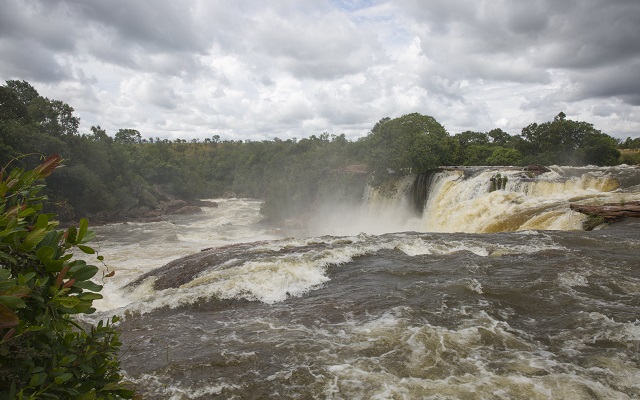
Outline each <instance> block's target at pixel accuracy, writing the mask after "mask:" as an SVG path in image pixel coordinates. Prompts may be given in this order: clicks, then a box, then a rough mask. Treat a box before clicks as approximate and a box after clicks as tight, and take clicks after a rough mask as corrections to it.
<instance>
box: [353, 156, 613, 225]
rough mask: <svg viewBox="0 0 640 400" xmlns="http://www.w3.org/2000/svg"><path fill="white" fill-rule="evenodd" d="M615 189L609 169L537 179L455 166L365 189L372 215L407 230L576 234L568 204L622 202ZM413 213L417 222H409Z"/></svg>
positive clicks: (577, 219)
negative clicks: (395, 219) (400, 220)
mask: <svg viewBox="0 0 640 400" xmlns="http://www.w3.org/2000/svg"><path fill="white" fill-rule="evenodd" d="M614 172H615V171H614ZM409 182H411V185H409ZM619 188H620V182H619V180H618V179H617V177H616V176H615V173H612V171H608V170H607V169H594V168H591V169H587V168H585V169H580V168H561V167H553V168H552V169H551V170H550V171H548V172H545V173H542V174H540V175H537V176H536V175H534V174H533V173H531V172H527V171H523V170H521V169H516V168H490V167H485V168H478V167H473V168H460V167H458V168H451V169H445V170H442V171H439V172H433V173H430V174H427V175H419V176H415V175H413V176H405V177H402V178H399V179H398V180H397V181H395V182H388V183H387V184H386V185H384V186H383V187H381V188H372V187H369V188H368V189H367V193H366V195H365V204H366V205H367V207H368V209H369V210H370V211H373V212H375V213H376V214H382V213H390V212H392V213H394V214H395V215H400V216H403V217H404V218H405V220H408V221H410V223H411V226H407V228H408V229H410V230H416V231H421V232H475V233H488V232H512V231H519V230H530V229H542V230H580V229H582V223H583V222H584V220H585V218H586V217H585V216H584V215H582V214H579V213H576V212H574V211H571V210H569V203H571V202H577V201H587V202H594V201H600V202H613V201H623V200H625V196H624V195H623V193H621V192H620V191H618V190H616V189H619ZM389 193H391V195H389ZM416 209H417V210H419V211H420V212H419V214H420V215H421V217H420V222H419V223H416V221H415V220H412V219H410V218H409V217H407V216H408V215H411V214H410V213H408V211H409V210H416ZM391 215H393V214H391Z"/></svg>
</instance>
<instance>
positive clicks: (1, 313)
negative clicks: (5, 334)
mask: <svg viewBox="0 0 640 400" xmlns="http://www.w3.org/2000/svg"><path fill="white" fill-rule="evenodd" d="M18 322H19V318H18V316H17V315H16V313H14V312H13V311H12V310H11V309H10V308H9V307H7V306H5V305H4V304H0V329H4V328H13V327H14V326H17V325H18Z"/></svg>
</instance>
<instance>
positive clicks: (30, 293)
mask: <svg viewBox="0 0 640 400" xmlns="http://www.w3.org/2000/svg"><path fill="white" fill-rule="evenodd" d="M60 161H61V159H60V157H59V156H52V157H49V158H47V159H46V160H45V161H44V163H42V164H41V165H39V166H38V167H36V168H35V169H33V170H31V171H24V170H23V169H21V168H14V169H13V170H12V171H11V172H8V171H6V168H3V169H2V170H1V171H0V198H2V203H0V337H1V339H0V399H14V398H20V399H41V398H53V399H98V398H101V399H102V398H104V399H106V398H110V399H114V398H132V397H133V394H134V393H133V392H132V391H131V390H130V389H129V388H127V386H126V385H125V384H124V383H122V382H121V379H122V376H121V375H120V371H119V361H118V358H117V354H118V349H119V348H120V341H119V338H118V336H119V335H118V332H117V330H116V329H115V328H114V326H113V324H114V323H116V322H117V318H116V317H114V318H112V319H111V320H110V321H106V322H104V321H101V322H100V323H98V325H96V326H91V327H89V328H83V327H82V326H80V325H79V324H78V323H76V322H75V321H74V320H73V316H74V315H77V314H83V313H92V312H94V311H95V309H94V308H93V307H92V303H93V301H94V300H96V299H100V298H102V296H101V295H100V294H99V293H98V292H100V290H101V289H102V287H101V286H100V285H98V284H96V283H94V282H93V281H91V278H92V277H93V276H94V275H96V273H97V272H98V267H96V266H94V265H89V264H87V263H86V262H85V261H83V260H78V259H74V258H73V254H72V251H74V250H79V251H82V252H84V253H87V254H95V251H94V250H93V249H92V248H91V247H89V246H88V245H87V242H89V241H90V240H91V239H92V238H93V237H94V234H93V233H92V232H91V231H89V230H88V222H87V220H86V219H82V220H81V221H80V223H79V226H78V228H76V227H74V226H72V227H69V228H68V229H67V230H66V231H59V230H57V229H56V227H57V225H58V222H57V221H56V220H55V219H54V215H51V214H44V213H42V200H43V199H44V198H43V197H42V196H40V195H39V192H40V191H41V190H42V189H43V187H44V185H43V184H42V183H41V182H42V179H44V178H46V177H47V176H49V175H50V174H51V173H52V172H53V171H54V170H55V169H56V168H57V167H58V165H59V164H60ZM97 258H98V260H99V261H102V257H101V256H97Z"/></svg>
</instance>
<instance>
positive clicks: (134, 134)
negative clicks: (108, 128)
mask: <svg viewBox="0 0 640 400" xmlns="http://www.w3.org/2000/svg"><path fill="white" fill-rule="evenodd" d="M115 141H116V142H120V143H128V144H133V143H140V142H142V135H140V132H138V131H137V130H135V129H119V130H118V132H116V137H115Z"/></svg>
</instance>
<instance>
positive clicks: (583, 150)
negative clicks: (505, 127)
mask: <svg viewBox="0 0 640 400" xmlns="http://www.w3.org/2000/svg"><path fill="white" fill-rule="evenodd" d="M522 138H523V139H524V141H523V142H521V148H520V149H519V150H520V151H521V153H523V154H529V155H530V156H529V157H530V160H531V161H536V160H537V161H543V163H544V164H564V165H586V164H593V165H615V164H617V163H618V158H619V157H620V152H619V151H618V150H617V148H616V147H617V142H616V140H615V139H613V138H612V137H610V136H608V135H606V134H603V133H602V132H600V131H599V130H597V129H595V128H594V127H593V125H592V124H589V123H587V122H581V121H572V120H569V119H566V115H565V114H564V113H562V112H561V113H559V114H558V115H557V116H556V117H555V118H554V120H553V121H552V122H545V123H543V124H540V125H538V124H536V123H533V124H530V125H528V126H526V127H525V128H523V129H522Z"/></svg>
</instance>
